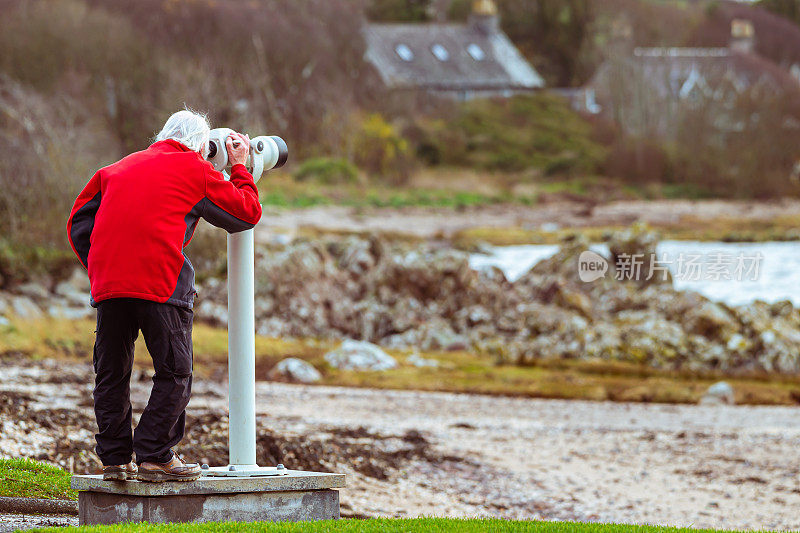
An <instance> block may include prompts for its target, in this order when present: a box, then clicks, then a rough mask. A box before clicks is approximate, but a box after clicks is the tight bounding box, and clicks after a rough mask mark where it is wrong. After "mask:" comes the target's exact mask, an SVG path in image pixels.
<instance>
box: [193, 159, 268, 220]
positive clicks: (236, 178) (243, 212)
mask: <svg viewBox="0 0 800 533" xmlns="http://www.w3.org/2000/svg"><path fill="white" fill-rule="evenodd" d="M208 166H210V165H208ZM204 171H205V180H206V197H205V202H204V206H203V218H205V219H206V220H207V221H209V222H210V223H211V224H213V225H215V226H217V227H220V228H222V229H224V230H225V231H227V232H229V233H236V232H238V231H244V230H247V229H251V228H253V227H254V226H255V225H256V224H257V223H258V221H259V220H260V219H261V203H260V202H259V201H258V189H257V188H256V184H255V182H253V176H251V175H250V173H249V172H248V171H247V169H246V168H245V166H244V165H234V166H233V168H232V169H231V179H230V181H225V177H224V176H223V175H222V173H221V172H217V171H216V170H214V169H213V168H211V169H209V168H208V167H204Z"/></svg>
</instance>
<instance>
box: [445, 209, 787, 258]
mask: <svg viewBox="0 0 800 533" xmlns="http://www.w3.org/2000/svg"><path fill="white" fill-rule="evenodd" d="M628 227H629V226H626V225H616V226H573V227H563V228H558V229H556V230H553V231H546V230H543V229H530V228H520V227H509V228H499V227H474V228H468V229H464V230H461V231H459V232H457V233H456V234H454V235H453V238H452V241H453V244H454V245H455V246H457V247H459V248H463V249H467V250H469V249H472V248H474V247H475V246H477V245H478V244H480V243H487V244H492V245H495V246H511V245H519V244H558V243H559V242H562V241H563V240H564V239H566V238H569V237H571V236H575V235H578V234H581V235H583V236H585V237H586V238H588V239H589V240H590V241H592V242H600V241H602V240H604V239H605V237H606V236H608V235H610V234H611V233H613V232H615V231H621V230H625V229H627V228H628ZM650 227H652V228H653V229H655V230H656V231H658V233H659V235H661V237H662V238H663V239H669V240H678V241H707V242H710V241H720V242H767V241H798V240H800V230H798V228H800V216H778V217H774V218H771V219H769V220H752V219H740V218H729V217H720V218H714V219H699V218H696V217H682V218H681V219H680V220H679V221H677V222H672V223H668V224H650Z"/></svg>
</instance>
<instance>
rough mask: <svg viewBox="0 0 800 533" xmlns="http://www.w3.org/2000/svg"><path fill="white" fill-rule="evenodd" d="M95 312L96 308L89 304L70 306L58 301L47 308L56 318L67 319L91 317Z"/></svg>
mask: <svg viewBox="0 0 800 533" xmlns="http://www.w3.org/2000/svg"><path fill="white" fill-rule="evenodd" d="M94 313H95V311H94V309H93V308H91V307H89V305H88V303H87V305H84V306H83V307H69V306H68V305H64V304H63V303H56V304H53V305H51V306H49V307H48V308H47V314H48V315H50V316H52V317H54V318H65V319H67V320H80V319H82V318H89V317H91V316H93V315H94Z"/></svg>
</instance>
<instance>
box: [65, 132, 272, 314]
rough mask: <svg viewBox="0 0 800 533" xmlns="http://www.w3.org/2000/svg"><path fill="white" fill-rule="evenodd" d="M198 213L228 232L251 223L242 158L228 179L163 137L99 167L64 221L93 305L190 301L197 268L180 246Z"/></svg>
mask: <svg viewBox="0 0 800 533" xmlns="http://www.w3.org/2000/svg"><path fill="white" fill-rule="evenodd" d="M200 217H203V218H204V219H206V220H207V221H209V222H210V223H211V224H214V225H215V226H218V227H221V228H224V229H225V230H227V231H228V232H230V233H234V232H237V231H243V230H247V229H251V228H252V227H253V226H255V224H256V223H257V222H258V221H259V219H260V218H261V204H260V203H259V201H258V189H256V186H255V183H254V182H253V177H252V176H251V175H250V173H249V172H248V171H247V169H246V168H245V167H244V165H235V166H234V167H233V168H232V169H231V178H230V181H225V179H224V177H223V175H222V173H221V172H217V171H216V170H214V167H213V166H212V165H211V163H209V162H208V161H205V160H203V158H202V157H200V155H199V154H198V153H197V152H193V151H191V150H189V149H188V148H187V147H185V146H183V145H182V144H181V143H179V142H176V141H173V140H166V141H160V142H157V143H154V144H153V145H151V146H150V147H149V148H147V149H146V150H143V151H141V152H136V153H133V154H131V155H129V156H128V157H125V158H124V159H122V160H121V161H119V162H117V163H114V164H113V165H109V166H107V167H105V168H102V169H100V170H98V171H97V173H96V174H95V175H94V176H93V177H92V179H91V180H90V181H89V183H88V184H87V185H86V187H85V188H84V189H83V191H82V192H81V194H80V195H79V196H78V199H77V200H76V201H75V205H74V206H73V208H72V212H71V213H70V216H69V221H68V222H67V235H68V237H69V241H70V244H71V245H72V249H73V250H74V251H75V254H76V255H77V256H78V258H79V259H80V261H81V264H83V266H84V267H86V268H87V269H88V271H89V280H90V282H91V287H92V295H91V296H92V302H91V303H92V305H94V306H97V303H98V302H102V301H103V300H107V299H109V298H141V299H143V300H151V301H154V302H166V303H170V304H174V305H180V306H183V307H189V308H191V307H192V303H193V301H194V295H195V293H196V291H195V289H194V269H193V268H192V264H191V263H190V262H189V259H188V258H187V257H186V254H184V252H183V249H184V247H185V246H186V245H187V244H189V241H190V240H191V239H192V235H193V233H194V229H195V227H196V226H197V221H198V220H199V219H200Z"/></svg>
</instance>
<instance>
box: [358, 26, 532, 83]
mask: <svg viewBox="0 0 800 533" xmlns="http://www.w3.org/2000/svg"><path fill="white" fill-rule="evenodd" d="M364 37H365V40H366V44H367V53H366V59H367V60H368V61H370V62H371V63H372V64H373V65H374V66H375V68H376V70H377V71H378V74H379V75H380V77H381V79H382V80H383V82H384V83H385V84H386V85H387V86H388V87H393V88H424V89H433V90H504V89H511V90H529V89H536V88H540V87H543V86H544V80H542V77H541V76H540V75H539V74H538V73H537V72H536V71H535V70H534V69H533V68H532V67H531V66H530V65H529V64H528V62H527V61H526V60H525V59H524V58H523V57H522V55H521V54H520V53H519V51H518V50H517V49H516V47H515V46H514V45H513V44H512V43H511V41H510V40H509V39H508V37H507V36H506V35H505V34H504V33H503V32H501V31H493V32H483V31H480V30H479V29H478V28H475V27H473V26H472V25H470V24H367V25H366V26H365V29H364ZM400 44H405V45H406V46H408V47H409V48H410V49H411V51H412V52H413V54H414V58H413V59H412V60H411V61H404V60H403V59H401V58H400V56H399V55H398V54H397V51H396V47H397V45H400ZM435 44H439V45H441V46H444V48H445V49H446V50H447V52H448V54H449V58H448V59H447V60H446V61H441V60H439V59H437V58H436V57H435V56H434V54H433V52H432V51H431V47H433V45H435ZM470 44H475V45H478V46H479V47H480V48H481V50H482V51H483V53H484V55H485V57H484V59H483V60H482V61H477V60H475V59H474V58H473V57H472V56H471V55H470V54H469V53H468V51H467V47H468V46H469V45H470Z"/></svg>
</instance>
